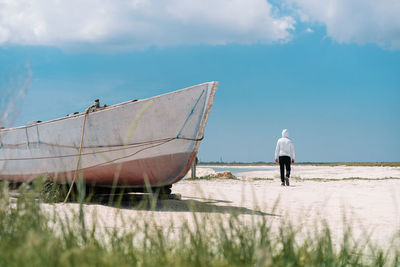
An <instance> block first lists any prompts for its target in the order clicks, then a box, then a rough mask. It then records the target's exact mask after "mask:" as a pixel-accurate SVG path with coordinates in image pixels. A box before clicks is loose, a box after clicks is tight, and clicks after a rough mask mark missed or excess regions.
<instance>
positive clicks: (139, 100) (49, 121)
mask: <svg viewBox="0 0 400 267" xmlns="http://www.w3.org/2000/svg"><path fill="white" fill-rule="evenodd" d="M214 83H216V81H210V82H205V83H200V84H196V85H193V86H190V87H185V88H182V89H178V90H175V91H172V92H168V93H165V94H161V95H156V96H152V97H148V98H144V99H138V100H137V101H134V102H133V100H129V101H125V102H122V103H118V104H115V105H111V106H107V107H105V108H102V109H100V110H97V111H95V112H96V113H98V112H103V111H108V110H111V109H115V108H118V107H120V106H123V105H127V104H133V103H139V102H144V101H149V100H152V99H157V98H160V97H164V96H167V95H172V94H176V93H179V92H182V91H184V90H189V89H192V88H194V87H198V86H202V85H206V84H207V85H209V84H214ZM82 116H85V113H84V112H82V113H79V114H73V115H68V116H66V117H61V118H56V119H52V120H48V121H43V122H39V123H34V124H30V125H22V126H17V127H12V128H4V129H0V133H4V132H9V131H13V130H18V129H26V128H30V127H37V126H39V125H44V124H48V123H53V122H57V121H62V120H67V119H72V118H78V117H82Z"/></svg>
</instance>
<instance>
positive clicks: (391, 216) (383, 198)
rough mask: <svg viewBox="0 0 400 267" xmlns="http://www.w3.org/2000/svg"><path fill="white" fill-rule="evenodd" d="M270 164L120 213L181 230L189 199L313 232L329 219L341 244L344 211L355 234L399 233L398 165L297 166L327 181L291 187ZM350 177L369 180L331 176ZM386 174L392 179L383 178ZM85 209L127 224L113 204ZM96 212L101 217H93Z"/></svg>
mask: <svg viewBox="0 0 400 267" xmlns="http://www.w3.org/2000/svg"><path fill="white" fill-rule="evenodd" d="M246 168H248V167H246ZM257 168H259V167H257ZM268 168H271V169H272V170H269V169H268V170H267V169H266V170H262V171H259V170H258V171H255V172H246V173H244V174H243V177H244V178H243V177H242V178H241V179H238V180H231V179H215V180H202V179H199V180H182V181H180V182H178V183H176V184H174V185H173V188H172V190H173V193H179V194H181V195H182V200H162V201H159V203H158V204H157V205H156V206H155V210H154V211H151V210H149V209H146V208H140V209H139V208H137V207H135V206H132V205H129V204H127V205H125V206H124V207H123V209H121V210H120V211H121V214H122V216H123V217H124V218H130V219H132V220H135V221H138V220H139V221H143V222H144V221H146V220H154V221H156V223H157V224H158V225H159V226H160V227H163V226H165V225H167V223H168V222H169V221H170V220H174V221H175V227H176V228H177V229H179V227H180V225H182V224H183V223H184V222H191V221H192V220H193V214H192V212H191V207H192V206H191V203H195V208H194V211H195V212H197V213H199V214H204V215H207V216H218V215H221V214H229V213H232V212H234V213H239V214H240V216H241V217H242V218H243V219H244V220H250V219H251V218H252V217H257V218H259V217H260V216H265V217H267V218H269V219H271V220H273V221H274V223H275V224H276V225H279V224H281V223H283V222H285V221H289V220H290V221H291V222H292V223H293V224H294V225H295V226H305V227H306V228H307V229H309V230H313V228H314V227H315V223H320V222H322V221H323V220H326V222H327V223H328V224H329V226H330V227H331V230H332V232H333V235H334V238H335V240H336V241H337V242H339V241H340V239H341V237H342V234H343V223H344V215H345V217H346V224H351V225H352V226H353V227H354V229H355V234H356V235H357V236H364V237H368V238H371V239H372V240H374V241H376V242H378V243H381V244H386V245H388V244H389V242H388V240H390V238H392V237H393V236H394V235H395V234H396V233H397V234H400V179H396V178H400V175H399V174H400V168H399V167H394V168H391V167H345V166H338V167H317V166H295V168H294V172H293V173H294V174H295V175H296V176H297V177H300V178H326V180H325V181H324V180H312V179H311V180H302V179H294V178H293V179H291V186H289V187H282V186H281V185H280V179H279V178H274V177H276V176H277V174H278V169H277V168H278V167H268ZM212 171H213V169H212V168H211V167H201V168H198V170H197V173H198V174H204V173H210V172H212ZM248 177H265V178H274V179H273V180H262V179H261V180H259V179H257V180H253V179H249V178H248ZM346 177H363V178H370V179H371V180H358V179H355V180H332V179H339V178H346ZM384 177H394V178H389V179H384V180H382V179H380V178H384ZM374 178H376V179H374ZM276 203H278V205H277V207H276V208H274V205H275V204H276ZM84 208H85V210H86V211H87V213H86V214H87V219H88V220H90V221H91V220H98V221H99V222H100V224H101V225H102V226H103V227H105V228H108V227H114V226H117V227H121V228H124V227H126V226H125V225H124V224H123V222H122V220H121V219H120V218H119V217H116V215H115V214H116V212H117V210H118V209H117V208H115V207H113V206H107V205H85V207H84ZM56 210H57V212H63V211H65V212H71V211H77V210H78V204H67V205H63V204H56ZM93 212H96V213H97V215H96V216H92V215H91V214H93ZM223 216H224V215H223Z"/></svg>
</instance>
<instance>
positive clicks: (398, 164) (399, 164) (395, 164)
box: [198, 161, 400, 167]
mask: <svg viewBox="0 0 400 267" xmlns="http://www.w3.org/2000/svg"><path fill="white" fill-rule="evenodd" d="M295 164H297V165H315V166H371V167H379V166H381V167H400V162H296V163H295ZM208 165H213V166H223V165H224V166H271V165H276V163H274V162H214V161H209V162H199V163H198V166H208Z"/></svg>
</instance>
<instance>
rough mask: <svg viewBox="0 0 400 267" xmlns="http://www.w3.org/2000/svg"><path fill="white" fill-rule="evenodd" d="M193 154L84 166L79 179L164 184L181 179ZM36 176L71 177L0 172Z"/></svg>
mask: <svg viewBox="0 0 400 267" xmlns="http://www.w3.org/2000/svg"><path fill="white" fill-rule="evenodd" d="M195 157H196V153H195V152H192V153H178V154H170V155H164V156H158V157H153V158H145V159H138V160H131V161H126V162H122V163H114V164H108V165H105V166H99V167H91V168H85V169H82V170H80V172H81V174H82V177H83V180H84V181H85V182H86V183H88V184H95V185H112V184H116V185H119V186H125V185H126V186H130V187H135V186H136V187H142V186H143V185H145V183H146V182H148V183H149V184H151V185H152V186H164V185H169V184H173V183H175V182H176V181H179V180H180V179H182V178H183V177H184V176H185V175H186V173H187V172H188V170H189V168H190V166H191V164H192V163H193V160H194V158H195ZM39 176H44V177H47V178H49V179H54V178H56V179H57V180H58V181H59V182H64V181H66V180H67V181H68V180H71V177H72V176H73V172H72V171H71V172H63V173H40V174H26V175H2V176H1V179H6V180H12V181H16V182H24V181H29V180H32V179H35V178H37V177H39Z"/></svg>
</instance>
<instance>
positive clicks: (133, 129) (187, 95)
mask: <svg viewBox="0 0 400 267" xmlns="http://www.w3.org/2000/svg"><path fill="white" fill-rule="evenodd" d="M217 87H218V82H207V83H203V84H199V85H195V86H191V87H188V88H185V89H181V90H178V91H174V92H170V93H166V94H163V95H159V96H155V97H151V98H147V99H142V100H133V101H128V102H124V103H120V104H117V105H112V106H104V107H101V106H100V105H99V102H96V104H95V105H92V106H91V107H90V108H88V109H87V112H85V113H79V114H76V113H75V114H72V115H69V116H67V117H63V118H58V119H54V120H50V121H46V122H40V121H34V122H33V123H29V124H27V125H26V126H21V127H15V128H6V129H0V180H9V181H13V182H30V181H32V180H33V179H35V178H38V177H46V179H53V180H54V181H56V182H65V181H67V182H71V180H72V179H73V177H74V172H75V171H76V170H79V177H80V179H82V180H83V181H84V182H85V183H86V184H92V185H99V186H105V187H107V186H125V187H132V188H143V187H144V186H146V185H150V186H152V187H162V186H169V185H172V184H173V183H176V182H177V181H179V180H180V179H182V178H183V177H184V176H185V175H186V173H187V172H188V170H189V169H190V167H191V165H192V163H193V161H194V160H195V158H196V155H197V152H198V149H199V146H200V143H201V141H202V140H203V138H204V132H205V127H206V124H207V120H208V117H209V114H210V111H211V107H212V104H213V101H214V96H215V93H216V90H217Z"/></svg>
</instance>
